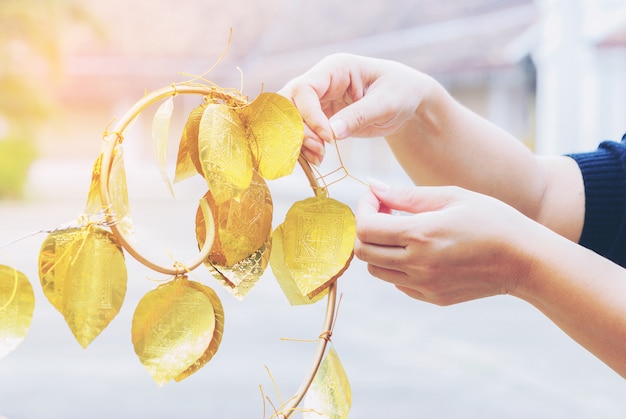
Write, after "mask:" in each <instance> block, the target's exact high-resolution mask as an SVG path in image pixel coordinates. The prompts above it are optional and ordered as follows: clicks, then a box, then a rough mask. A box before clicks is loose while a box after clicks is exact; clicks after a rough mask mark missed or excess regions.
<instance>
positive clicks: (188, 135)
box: [174, 104, 206, 183]
mask: <svg viewBox="0 0 626 419" xmlns="http://www.w3.org/2000/svg"><path fill="white" fill-rule="evenodd" d="M205 109H206V104H202V105H200V106H198V107H197V108H195V109H194V110H192V111H191V113H190V114H189V116H188V117H187V122H186V123H185V128H184V129H183V135H182V136H181V139H180V144H179V146H178V157H177V159H176V174H175V176H174V182H175V183H176V182H179V181H181V180H184V179H187V178H189V177H191V176H194V175H196V174H200V175H201V174H202V164H201V163H200V154H199V151H198V131H199V130H200V120H201V119H202V114H203V113H204V110H205Z"/></svg>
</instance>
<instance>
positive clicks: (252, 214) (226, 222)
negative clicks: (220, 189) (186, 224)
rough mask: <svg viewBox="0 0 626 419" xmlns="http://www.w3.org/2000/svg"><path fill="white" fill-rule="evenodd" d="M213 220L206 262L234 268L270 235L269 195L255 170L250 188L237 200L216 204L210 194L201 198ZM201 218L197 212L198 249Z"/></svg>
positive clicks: (200, 213)
mask: <svg viewBox="0 0 626 419" xmlns="http://www.w3.org/2000/svg"><path fill="white" fill-rule="evenodd" d="M203 199H204V200H206V201H207V202H208V203H209V208H211V212H212V214H213V218H214V219H215V221H216V231H217V235H216V237H215V241H214V242H213V247H212V248H211V253H210V254H209V261H210V262H211V263H214V264H217V265H220V266H233V265H234V264H236V263H237V262H239V261H241V260H243V259H245V258H247V257H248V256H250V255H251V254H252V253H254V252H255V251H257V250H258V249H259V248H260V247H261V246H263V244H264V243H265V242H266V241H267V239H268V237H269V236H270V234H271V232H272V211H273V205H272V196H271V194H270V190H269V188H268V186H267V183H265V180H263V178H262V177H261V176H259V174H258V173H256V171H255V172H254V174H253V178H252V181H251V182H250V186H249V187H247V188H246V189H245V190H244V191H243V192H242V193H241V195H240V197H239V198H238V199H230V200H228V201H226V202H224V203H222V204H220V205H216V204H215V202H214V200H213V197H212V194H211V192H210V191H209V192H207V194H206V195H205V196H204V198H203ZM204 226H205V223H204V217H203V216H202V211H201V210H200V208H198V210H197V212H196V237H197V239H198V243H199V244H200V247H202V245H203V243H204V237H205V236H206V232H205V231H204V229H205V227H204Z"/></svg>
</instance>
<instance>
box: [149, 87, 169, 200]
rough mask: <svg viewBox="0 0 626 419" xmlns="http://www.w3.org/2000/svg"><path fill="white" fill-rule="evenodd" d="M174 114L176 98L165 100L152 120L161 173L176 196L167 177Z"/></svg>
mask: <svg viewBox="0 0 626 419" xmlns="http://www.w3.org/2000/svg"><path fill="white" fill-rule="evenodd" d="M173 112H174V97H173V96H172V97H170V98H168V99H167V100H165V101H164V102H163V103H162V104H161V105H160V106H159V108H158V109H157V111H156V112H155V114H154V118H152V146H153V148H154V155H155V156H156V161H157V167H158V168H159V173H160V174H161V178H162V179H163V182H165V185H166V186H167V189H168V190H169V191H170V194H171V195H172V196H174V189H173V188H172V182H170V178H169V176H168V175H167V148H168V147H167V146H168V139H169V132H170V121H171V120H172V113H173Z"/></svg>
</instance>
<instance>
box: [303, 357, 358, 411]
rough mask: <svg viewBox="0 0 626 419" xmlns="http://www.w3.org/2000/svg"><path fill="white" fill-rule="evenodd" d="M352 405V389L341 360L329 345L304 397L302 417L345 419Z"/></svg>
mask: <svg viewBox="0 0 626 419" xmlns="http://www.w3.org/2000/svg"><path fill="white" fill-rule="evenodd" d="M351 407H352V390H351V388H350V382H349V380H348V376H347V374H346V371H345V369H344V368H343V365H342V364H341V360H340V359H339V356H338V355H337V351H335V348H334V347H332V346H331V347H330V348H329V349H328V352H327V353H326V356H325V357H324V361H322V364H321V365H320V367H319V369H318V370H317V373H316V374H315V377H314V378H313V382H312V383H311V387H310V388H309V391H308V392H307V394H306V396H305V398H304V408H305V410H304V411H305V413H304V415H303V417H304V419H313V418H315V419H321V418H323V419H345V418H347V417H348V413H349V412H350V408H351Z"/></svg>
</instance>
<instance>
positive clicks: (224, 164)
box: [198, 103, 252, 205]
mask: <svg viewBox="0 0 626 419" xmlns="http://www.w3.org/2000/svg"><path fill="white" fill-rule="evenodd" d="M198 151H199V154H200V161H201V163H202V172H203V174H204V178H205V179H206V181H207V184H208V186H209V190H210V191H211V194H212V195H213V199H214V200H215V202H216V204H218V205H219V204H222V203H224V202H226V201H228V200H229V199H231V198H234V197H238V196H239V194H240V193H241V192H242V191H243V190H244V189H246V188H247V187H248V186H249V185H250V181H251V180H252V155H251V153H250V148H249V147H248V141H247V138H246V135H245V132H244V130H243V128H242V127H241V123H240V121H239V116H238V115H237V112H236V110H234V109H232V108H230V107H228V106H226V105H224V104H218V103H213V104H210V105H207V107H206V109H205V110H204V113H203V114H202V119H201V121H200V128H199V132H198Z"/></svg>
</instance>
